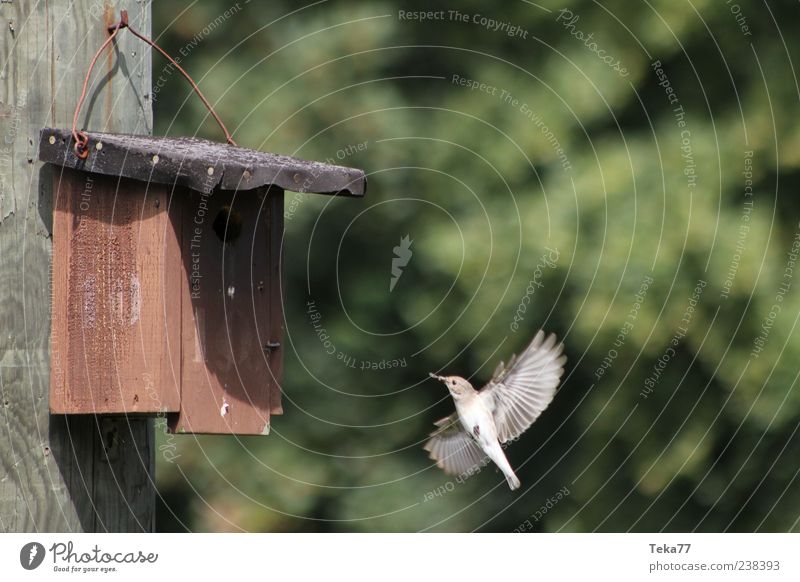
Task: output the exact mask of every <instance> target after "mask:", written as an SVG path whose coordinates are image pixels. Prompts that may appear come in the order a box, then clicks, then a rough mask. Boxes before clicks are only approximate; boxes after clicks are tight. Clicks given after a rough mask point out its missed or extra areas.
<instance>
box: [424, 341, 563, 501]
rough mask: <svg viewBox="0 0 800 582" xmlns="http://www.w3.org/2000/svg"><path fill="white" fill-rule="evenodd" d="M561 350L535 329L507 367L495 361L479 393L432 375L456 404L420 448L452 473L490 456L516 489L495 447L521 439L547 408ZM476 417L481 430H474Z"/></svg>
mask: <svg viewBox="0 0 800 582" xmlns="http://www.w3.org/2000/svg"><path fill="white" fill-rule="evenodd" d="M563 350H564V346H563V344H560V343H559V344H557V343H556V336H555V335H553V334H551V335H549V336H546V335H545V333H544V332H543V331H539V332H538V333H537V334H536V336H535V337H534V338H533V341H531V343H530V344H529V345H528V347H527V348H526V349H525V351H523V352H522V353H521V354H520V356H519V357H516V356H515V357H513V358H512V359H511V361H510V362H509V364H508V366H505V365H504V364H503V363H502V362H501V363H500V365H499V366H498V367H497V369H496V370H495V373H494V375H493V376H492V379H491V380H490V381H489V383H488V384H486V386H484V387H483V388H482V389H481V390H480V391H476V390H475V389H474V388H472V385H471V384H470V383H469V382H467V381H466V380H464V379H463V378H459V377H458V376H447V377H441V376H434V375H433V374H431V375H432V376H433V377H435V378H438V379H440V380H442V381H443V382H445V385H447V387H448V388H449V389H450V392H451V395H452V396H453V399H454V401H455V403H456V411H455V412H453V414H451V415H450V416H447V417H445V418H443V419H441V420H439V421H437V422H436V426H437V427H439V428H437V429H436V430H435V431H434V432H432V433H431V438H430V439H429V440H428V442H427V443H426V444H425V450H427V451H428V452H429V453H430V456H431V458H432V459H433V460H435V461H436V464H437V466H438V467H440V468H442V469H443V470H444V471H445V472H446V473H448V474H451V475H459V474H470V473H472V472H473V471H475V469H476V468H477V467H479V466H481V465H483V464H485V463H486V462H487V459H488V458H491V459H492V460H493V461H495V463H496V464H497V465H498V466H499V467H500V469H501V470H502V471H503V473H504V474H505V475H506V478H507V479H508V482H509V485H510V486H511V488H512V489H516V488H517V487H518V486H519V480H518V479H517V478H516V475H514V472H513V470H512V469H511V467H510V465H508V461H507V460H506V458H505V454H504V453H503V451H502V448H501V447H500V444H501V443H506V442H508V441H510V440H513V439H515V438H517V437H518V436H520V435H521V434H522V433H523V432H525V431H526V430H527V429H528V427H530V426H531V425H532V424H533V423H534V422H535V421H536V419H537V418H539V415H540V414H541V413H542V411H543V410H544V409H545V408H547V406H548V405H549V404H550V402H551V401H552V399H553V396H555V393H556V388H557V387H558V384H559V382H560V380H561V375H562V374H563V373H564V363H565V362H566V360H567V358H566V356H564V355H562V352H563ZM465 417H469V418H468V419H465ZM481 418H485V419H486V421H480V422H484V424H485V426H483V427H478V426H477V425H478V424H480V422H479V420H476V419H481ZM468 431H469V432H468ZM481 431H483V433H484V434H480V432H481ZM473 432H475V434H473ZM487 433H488V434H487Z"/></svg>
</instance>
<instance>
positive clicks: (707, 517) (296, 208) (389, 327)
mask: <svg viewBox="0 0 800 582" xmlns="http://www.w3.org/2000/svg"><path fill="white" fill-rule="evenodd" d="M562 9H563V10H562ZM153 10H154V22H155V24H154V33H153V34H154V37H156V38H158V40H159V41H160V42H162V43H163V45H164V46H165V48H166V49H167V50H168V51H169V52H170V53H172V54H175V55H179V56H181V59H182V60H181V64H182V65H183V66H185V67H186V69H187V70H188V71H189V72H190V73H191V74H192V75H193V76H194V77H195V79H197V80H198V81H199V84H200V86H201V88H202V89H203V90H204V92H205V93H206V95H207V96H208V97H209V98H210V99H211V101H212V102H214V103H215V104H216V107H217V109H218V111H219V112H220V114H221V115H222V117H223V119H225V120H227V122H228V125H229V127H230V126H233V127H235V137H236V139H237V141H238V143H239V144H240V145H243V146H246V147H251V148H255V149H261V150H265V151H271V152H277V153H282V154H289V155H296V156H298V157H302V158H306V159H317V160H321V161H324V160H329V161H333V162H334V163H337V164H342V165H348V166H354V167H360V168H363V169H365V170H366V171H367V172H368V174H369V189H368V193H367V196H366V198H365V199H363V200H352V199H336V198H328V197H321V196H307V195H295V194H294V193H290V192H287V194H286V209H287V214H286V237H285V248H284V260H285V280H284V289H283V293H284V303H285V312H286V315H285V318H286V321H285V325H286V345H287V350H286V363H285V378H284V384H283V391H284V408H285V414H284V415H283V416H281V417H274V418H273V422H272V433H271V434H270V435H269V436H268V437H258V438H255V437H254V438H249V437H248V438H236V437H203V436H196V437H195V436H190V435H186V436H179V435H176V436H172V435H166V434H163V431H159V439H160V441H159V444H160V446H161V447H162V449H163V450H167V448H169V449H170V451H171V452H172V454H171V456H172V457H173V459H172V460H171V461H170V462H168V461H167V460H165V458H163V457H162V456H159V465H158V467H157V475H158V487H159V492H160V495H161V503H160V507H159V516H158V528H159V529H160V530H162V531H185V530H192V531H240V530H247V531H419V530H433V531H471V530H481V531H513V530H515V529H516V530H519V529H524V530H532V531H594V530H599V531H627V530H633V531H654V530H656V531H657V530H665V531H676V530H697V531H753V530H758V531H786V530H795V531H798V530H800V525H798V515H800V486H798V471H799V469H800V464H799V463H798V459H800V436H799V435H798V434H797V429H798V419H799V418H800V390H798V387H797V376H798V365H797V362H798V361H800V341H798V339H797V332H796V328H797V319H798V314H800V309H798V307H800V295H798V289H797V287H800V281H797V280H796V278H793V276H794V274H795V273H794V267H795V264H794V260H795V259H796V256H795V253H796V252H797V245H798V242H796V241H798V235H799V234H800V230H799V228H800V227H799V226H798V220H799V219H800V214H799V213H798V208H799V207H800V203H798V197H797V194H798V192H797V190H798V186H799V185H800V131H799V129H800V128H799V127H798V125H800V111H799V110H798V99H799V98H800V89H799V88H798V79H797V73H796V71H795V70H794V68H793V67H794V64H796V63H797V62H799V61H800V59H798V55H800V52H799V51H798V48H800V40H798V37H797V35H796V34H793V33H792V32H793V30H794V26H796V25H797V23H798V21H799V20H798V9H797V4H796V3H794V2H789V1H788V0H784V1H778V2H770V3H769V4H767V3H760V2H749V1H744V0H737V1H736V2H719V1H714V2H712V1H710V0H693V1H692V2H685V1H683V0H681V1H679V2H670V1H667V0H650V1H649V2H629V1H623V0H604V1H603V2H599V3H598V2H593V1H589V0H581V1H577V2H568V3H566V4H555V3H552V2H539V3H534V2H527V1H517V2H507V3H503V4H502V8H501V7H500V5H496V6H492V5H490V4H489V3H486V2H478V1H477V0H462V1H460V2H459V3H457V5H449V4H445V3H437V5H435V6H431V3H428V2H422V1H409V2H400V1H383V2H369V3H367V2H355V1H324V0H323V1H321V2H315V3H310V4H307V5H300V4H298V3H294V2H289V1H287V0H276V1H273V2H265V3H257V2H248V1H247V0H240V1H239V2H234V3H231V2H230V1H229V0H205V1H203V2H197V1H186V0H181V1H171V2H158V3H154V6H153ZM421 10H422V11H430V10H435V11H442V12H441V18H440V19H437V20H424V21H421V20H420V19H415V17H414V16H412V15H410V13H411V12H413V11H421ZM450 11H457V12H458V14H455V13H454V12H450ZM576 16H577V17H578V18H577V19H576V18H575V17H576ZM492 21H493V22H494V23H496V24H494V23H493V22H492ZM513 27H517V28H513ZM590 35H591V36H590ZM792 56H794V59H793V58H792ZM617 63H618V64H617ZM455 76H457V77H455ZM460 79H467V80H470V81H475V82H476V83H475V84H473V83H471V82H467V81H463V82H460ZM481 83H483V84H485V85H484V86H483V87H481V86H480V84H481ZM154 85H155V87H156V88H155V89H154V95H153V98H154V104H155V111H156V120H157V122H156V127H155V128H154V131H155V133H156V134H161V135H164V134H166V135H199V136H202V137H206V138H210V139H220V136H219V133H218V129H217V128H216V127H215V126H214V125H213V122H211V121H210V120H209V118H208V117H207V115H206V113H205V111H204V110H203V109H202V105H201V104H200V103H199V101H198V100H197V99H196V98H194V97H193V96H192V95H191V93H190V90H189V89H188V87H187V85H186V84H185V82H184V80H183V79H182V78H180V76H179V75H177V74H175V72H174V71H172V70H170V69H169V67H167V66H166V64H165V63H164V61H162V60H160V59H159V57H158V56H157V55H156V56H154ZM475 85H477V87H476V86H475ZM406 235H408V236H409V238H410V239H411V240H412V241H413V242H412V243H411V251H412V253H413V254H412V257H411V259H410V261H409V262H408V265H407V266H406V267H405V268H404V269H403V271H402V276H401V277H400V278H399V279H398V280H397V283H396V285H395V287H394V289H393V290H390V287H389V282H390V278H391V267H392V259H393V257H394V256H395V255H394V252H393V249H394V247H395V246H397V245H399V244H400V241H401V238H402V237H404V236H406ZM309 301H313V302H314V307H315V309H316V310H317V312H318V313H319V318H320V319H319V321H320V324H321V325H322V327H324V329H325V332H326V334H327V336H329V337H328V341H327V343H325V342H323V341H321V339H320V337H319V336H318V334H317V333H316V332H315V328H314V326H313V321H312V319H311V317H310V316H309V314H308V312H307V311H308V307H307V304H308V302H309ZM515 316H516V318H517V319H516V325H514V322H515ZM539 328H544V329H546V330H548V331H553V332H556V333H557V334H558V335H559V337H560V338H563V339H564V341H565V344H566V351H567V354H568V356H569V361H568V363H567V371H566V374H565V379H564V382H563V385H562V387H561V388H560V391H559V393H558V394H557V396H556V398H555V400H554V401H553V403H552V404H551V406H550V407H549V409H548V410H547V411H546V412H545V413H544V414H543V415H542V417H541V418H540V419H539V421H537V423H536V424H535V425H534V426H533V427H532V428H531V429H530V430H529V431H528V432H527V433H526V434H525V435H524V436H523V437H522V438H521V440H520V441H518V442H516V443H514V444H513V445H512V446H510V447H509V448H508V449H507V453H508V455H509V459H510V461H511V463H512V465H513V466H514V467H517V468H518V474H519V476H520V478H521V480H522V483H523V488H522V489H521V490H520V491H519V492H516V493H511V492H510V491H509V490H508V488H507V486H506V484H505V481H504V479H503V478H502V475H501V474H499V473H497V472H496V471H495V470H494V469H493V468H488V467H487V468H486V469H485V470H483V471H481V472H480V473H479V474H478V475H475V476H474V477H472V478H470V479H468V480H466V482H464V483H460V482H456V481H455V479H453V478H451V477H448V476H446V475H444V474H443V473H442V472H440V471H439V470H438V469H436V468H435V467H433V466H432V463H431V462H430V461H429V460H428V458H427V454H426V453H425V452H424V451H423V450H422V444H423V442H424V440H425V438H426V436H427V434H428V433H429V431H430V430H431V429H432V422H433V421H434V420H436V419H438V418H440V417H441V416H444V415H445V414H448V413H449V412H450V411H451V410H452V402H451V401H450V398H449V396H448V395H447V393H446V391H445V390H444V389H443V387H442V386H441V385H439V384H438V383H435V382H434V381H432V380H429V379H428V378H427V373H428V372H429V371H439V370H442V371H444V372H448V373H458V374H461V375H465V376H471V377H472V378H473V380H474V381H475V382H477V383H480V382H483V381H486V380H488V378H489V377H490V376H491V373H492V371H493V369H494V366H495V365H496V363H497V361H499V360H500V359H504V358H508V357H509V356H510V355H511V354H512V353H514V352H515V351H519V350H520V349H522V348H523V347H524V346H525V344H526V342H527V341H529V340H530V338H531V337H532V336H533V334H534V333H535V331H536V330H537V329H539ZM323 339H325V338H323ZM329 352H332V353H329ZM362 368H365V369H362ZM374 368H377V369H374ZM172 447H174V450H173V449H172ZM564 488H566V489H564ZM559 491H562V494H561V496H560V497H563V498H560V499H559V498H558V496H557V494H558V492H559ZM563 492H568V494H565V493H563Z"/></svg>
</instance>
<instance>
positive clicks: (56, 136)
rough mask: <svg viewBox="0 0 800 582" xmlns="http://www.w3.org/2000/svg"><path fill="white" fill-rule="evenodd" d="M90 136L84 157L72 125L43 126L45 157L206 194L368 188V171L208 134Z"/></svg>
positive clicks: (352, 192)
mask: <svg viewBox="0 0 800 582" xmlns="http://www.w3.org/2000/svg"><path fill="white" fill-rule="evenodd" d="M87 135H88V136H89V143H88V147H89V152H90V153H89V157H87V158H86V159H83V160H82V159H80V158H79V157H78V156H77V155H75V152H74V150H73V146H74V141H73V139H72V132H71V131H70V130H68V129H51V128H45V129H43V130H42V131H41V133H40V135H39V159H40V160H41V161H43V162H50V163H52V164H57V165H59V166H65V167H67V168H73V169H76V170H82V171H84V172H92V173H95V174H105V175H109V176H122V177H125V178H133V179H135V180H141V181H142V182H156V183H159V184H177V185H180V186H187V187H189V188H192V189H193V190H198V191H200V192H204V193H206V194H207V193H210V192H211V191H212V190H214V188H217V187H219V188H221V189H223V190H252V189H255V188H259V187H261V186H269V185H275V186H278V187H280V188H283V189H284V190H291V191H293V192H311V193H318V194H340V195H345V196H363V195H364V192H365V191H366V188H367V178H366V176H365V175H364V172H363V171H362V170H357V169H355V168H345V167H343V166H333V165H330V164H322V163H319V162H307V161H305V160H300V159H297V158H292V157H289V156H282V155H278V154H268V153H264V152H260V151H256V150H251V149H247V148H241V147H237V146H232V145H228V144H224V143H217V142H212V141H207V140H204V139H197V138H191V137H181V138H174V137H150V136H144V135H124V134H117V133H93V132H89V133H87Z"/></svg>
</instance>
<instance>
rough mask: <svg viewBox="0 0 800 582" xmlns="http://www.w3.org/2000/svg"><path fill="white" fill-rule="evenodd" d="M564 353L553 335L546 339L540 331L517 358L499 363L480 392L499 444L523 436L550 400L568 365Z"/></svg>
mask: <svg viewBox="0 0 800 582" xmlns="http://www.w3.org/2000/svg"><path fill="white" fill-rule="evenodd" d="M563 351H564V344H561V343H559V344H558V345H556V336H555V334H550V335H549V336H545V333H544V332H543V331H541V330H540V331H539V332H538V333H537V334H536V336H535V337H534V338H533V341H532V342H531V343H530V345H529V346H528V347H527V348H526V349H525V351H524V352H522V354H520V355H519V357H516V356H514V357H513V358H512V359H511V361H510V362H509V364H508V366H504V365H503V364H502V362H501V364H500V366H498V368H497V370H496V371H495V373H494V377H493V378H492V379H491V380H490V381H489V383H488V384H487V385H486V386H484V387H483V389H482V390H481V391H480V397H481V398H483V402H484V405H485V406H486V408H487V409H488V410H489V411H490V412H491V413H492V416H493V417H494V423H495V426H496V427H497V436H498V438H499V439H500V442H501V443H504V442H507V441H509V440H511V439H514V438H516V437H518V436H519V435H521V434H522V433H523V432H525V431H526V430H527V429H528V427H529V426H530V425H532V424H533V423H534V421H535V420H536V419H537V418H539V415H540V414H541V413H542V411H543V410H544V409H545V408H547V405H548V404H550V401H551V400H553V396H554V395H555V393H556V387H557V386H558V383H559V382H560V380H561V375H562V374H563V373H564V363H565V362H566V361H567V357H566V356H563V355H561V353H562V352H563Z"/></svg>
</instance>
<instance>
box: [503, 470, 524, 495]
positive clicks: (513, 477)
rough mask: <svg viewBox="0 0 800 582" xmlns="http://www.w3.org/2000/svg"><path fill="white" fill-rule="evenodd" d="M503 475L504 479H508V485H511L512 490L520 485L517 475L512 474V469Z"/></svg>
mask: <svg viewBox="0 0 800 582" xmlns="http://www.w3.org/2000/svg"><path fill="white" fill-rule="evenodd" d="M505 476H506V481H508V486H509V487H511V490H512V491H515V490H516V489H519V487H520V485H522V483H520V482H519V479H518V478H517V476H516V475H515V474H514V471H510V472H508V473H505Z"/></svg>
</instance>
